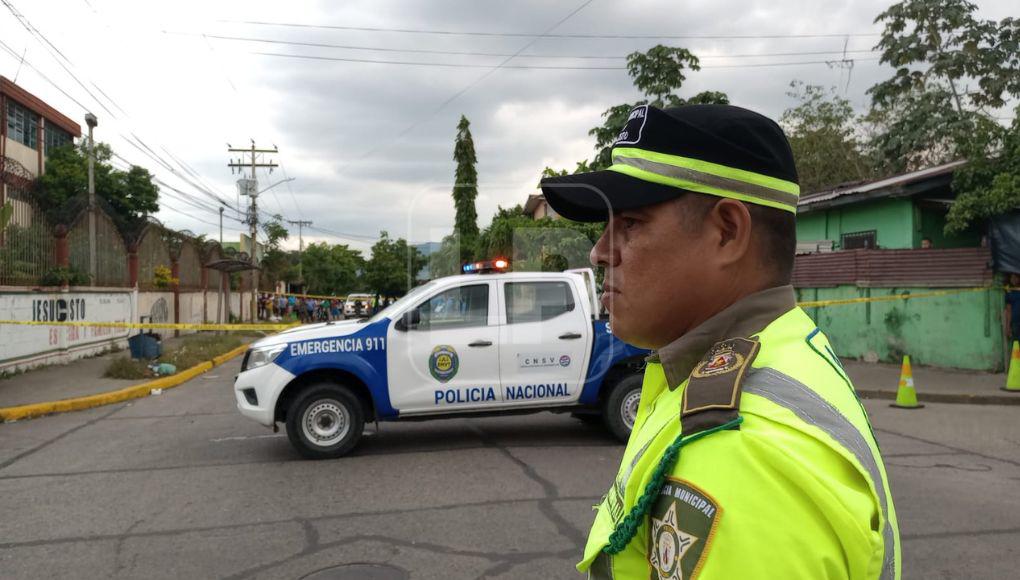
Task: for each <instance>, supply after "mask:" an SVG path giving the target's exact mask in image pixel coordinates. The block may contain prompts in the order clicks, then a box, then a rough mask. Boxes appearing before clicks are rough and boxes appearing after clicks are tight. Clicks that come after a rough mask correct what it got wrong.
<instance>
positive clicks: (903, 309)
mask: <svg viewBox="0 0 1020 580" xmlns="http://www.w3.org/2000/svg"><path fill="white" fill-rule="evenodd" d="M934 290H939V289H938V288H860V287H857V286H838V287H835V288H799V289H798V290H797V294H798V300H800V301H813V300H830V299H841V298H859V297H867V296H871V297H877V296H890V295H897V294H902V293H903V292H911V293H915V294H918V293H922V292H931V291H934ZM949 290H952V289H949ZM1003 304H1004V296H1003V292H1002V290H996V289H987V290H982V291H977V292H961V293H954V294H950V295H947V296H939V297H934V298H916V299H913V300H906V301H904V300H896V301H891V302H872V303H868V304H850V305H837V306H827V307H820V308H807V309H806V311H807V313H808V314H809V315H810V316H811V318H813V319H814V320H815V322H816V323H817V324H818V327H819V328H821V329H822V331H823V332H825V333H826V335H827V336H828V337H829V340H830V341H831V342H832V348H833V350H835V351H836V354H837V355H839V356H841V357H847V358H860V359H868V358H871V359H876V358H877V359H878V360H881V361H885V362H893V363H898V362H900V361H901V360H902V357H903V355H904V354H909V355H910V358H911V361H912V362H914V363H915V364H923V365H934V366H940V367H949V368H959V369H972V370H982V371H992V372H999V371H1002V370H1003V369H1004V364H1005V361H1006V357H1007V356H1008V352H1007V350H1006V349H1007V345H1006V344H1005V343H1006V341H1005V339H1004V337H1003V329H1002V310H1003Z"/></svg>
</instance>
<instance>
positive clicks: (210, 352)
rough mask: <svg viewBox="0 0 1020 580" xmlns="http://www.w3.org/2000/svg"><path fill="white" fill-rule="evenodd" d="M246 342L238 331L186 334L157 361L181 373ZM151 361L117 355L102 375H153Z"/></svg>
mask: <svg viewBox="0 0 1020 580" xmlns="http://www.w3.org/2000/svg"><path fill="white" fill-rule="evenodd" d="M244 342H245V341H244V340H243V337H242V336H238V335H236V334H226V335H216V334H192V335H188V336H185V337H183V338H182V340H181V342H180V343H179V344H177V345H175V346H174V347H172V348H168V349H165V350H164V351H163V356H161V357H159V359H158V361H157V362H161V363H170V364H172V365H174V366H176V367H177V371H178V372H180V371H183V370H185V369H189V368H191V367H193V366H195V365H197V364H200V363H203V362H205V361H207V360H211V359H212V358H213V357H216V356H219V355H221V354H223V353H225V352H228V351H231V350H233V349H235V348H237V347H239V346H241V345H242V344H244ZM150 363H151V361H147V360H134V359H131V358H128V357H119V358H115V359H113V360H112V361H110V366H108V367H107V368H106V372H105V373H103V376H104V377H107V378H111V379H145V378H151V377H153V376H154V374H153V373H152V371H151V370H149V364H150Z"/></svg>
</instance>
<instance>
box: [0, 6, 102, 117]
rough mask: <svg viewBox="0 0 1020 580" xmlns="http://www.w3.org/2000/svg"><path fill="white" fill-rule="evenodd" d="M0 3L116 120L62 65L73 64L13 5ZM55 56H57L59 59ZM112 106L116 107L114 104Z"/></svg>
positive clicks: (77, 79)
mask: <svg viewBox="0 0 1020 580" xmlns="http://www.w3.org/2000/svg"><path fill="white" fill-rule="evenodd" d="M0 2H2V3H3V5H4V6H6V7H7V10H8V12H10V13H11V16H13V17H14V19H15V20H17V21H18V23H19V24H21V26H22V28H24V29H25V30H27V31H28V33H29V35H31V36H32V37H33V38H35V39H36V41H37V42H39V43H40V44H42V45H43V48H44V49H46V51H47V52H49V53H50V56H52V57H53V60H55V61H56V62H57V64H58V65H60V68H62V69H64V72H66V73H67V74H68V75H69V76H70V77H71V78H72V79H74V82H76V83H78V86H80V87H81V88H82V90H84V91H85V93H86V94H88V95H89V96H90V97H92V100H93V101H95V102H96V103H97V104H98V105H99V106H100V107H102V108H103V110H105V111H106V112H107V113H109V114H110V116H111V117H113V118H114V119H117V115H116V114H114V112H113V111H111V110H110V108H109V107H107V106H106V104H105V103H103V102H102V101H101V100H99V99H98V98H97V97H96V96H95V95H94V94H92V91H90V90H89V88H88V87H86V86H85V83H83V82H82V81H81V79H79V78H78V76H77V75H75V74H74V73H73V72H72V71H71V69H69V68H68V67H67V65H65V64H64V62H65V61H66V62H67V63H68V64H70V65H71V66H74V65H73V63H71V61H70V60H68V59H67V57H66V56H64V53H62V52H60V50H59V49H57V47H56V46H53V43H51V42H50V41H49V39H48V38H46V35H44V34H43V33H42V32H40V31H39V29H37V28H36V27H35V26H33V25H32V23H31V22H30V21H29V20H28V19H27V18H25V16H24V15H23V14H22V13H21V12H20V11H19V10H18V9H17V8H15V7H14V5H13V4H11V3H10V2H9V1H8V0H0ZM54 52H56V54H54ZM57 55H59V57H58V56H57ZM111 103H112V101H111ZM114 105H115V106H116V104H115V103H114ZM86 110H88V109H86Z"/></svg>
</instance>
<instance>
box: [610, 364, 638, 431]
mask: <svg viewBox="0 0 1020 580" xmlns="http://www.w3.org/2000/svg"><path fill="white" fill-rule="evenodd" d="M641 382H642V376H641V374H640V373H635V374H631V375H627V376H625V377H623V378H621V379H620V380H619V381H617V382H616V384H614V385H613V386H612V390H611V391H609V396H608V397H606V398H605V401H604V403H603V405H604V406H603V409H602V420H603V422H604V423H605V425H606V429H609V432H610V433H612V434H613V436H614V437H616V438H617V439H619V440H620V441H621V442H623V443H626V442H627V440H628V439H630V432H631V430H632V429H633V428H634V419H635V418H637V410H638V403H640V402H641Z"/></svg>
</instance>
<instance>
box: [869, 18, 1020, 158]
mask: <svg viewBox="0 0 1020 580" xmlns="http://www.w3.org/2000/svg"><path fill="white" fill-rule="evenodd" d="M976 10H977V7H976V6H975V5H974V4H972V3H970V2H968V1H967V0H903V1H902V2H899V3H897V4H894V5H892V6H890V7H889V8H888V9H887V10H885V11H884V12H882V13H881V14H879V15H878V17H877V18H876V19H875V22H882V23H884V25H885V28H884V30H883V33H882V37H881V39H880V40H879V43H878V45H877V46H876V48H878V49H880V50H881V51H882V56H881V61H882V62H883V63H886V64H890V65H892V66H893V67H896V72H895V73H894V74H893V76H892V78H890V79H887V80H885V81H883V82H880V83H878V84H876V85H875V86H873V87H871V89H869V91H868V92H869V93H870V94H871V97H872V108H871V112H870V113H869V120H870V121H871V122H873V123H874V124H876V125H877V127H878V131H877V134H876V137H875V139H874V146H875V148H876V151H877V153H878V155H879V156H880V158H881V159H882V161H883V162H884V163H885V165H886V166H887V168H888V169H890V170H892V171H903V170H913V169H918V168H921V167H925V166H930V165H933V164H938V163H943V162H947V161H952V160H955V159H959V158H961V157H963V156H965V155H967V154H968V153H970V154H979V155H980V154H987V153H990V152H992V151H994V150H995V149H997V148H998V147H1000V146H1001V139H1002V130H1003V127H1001V126H1000V125H999V124H998V123H997V122H996V121H995V119H994V118H993V114H992V113H991V111H990V110H989V108H991V109H996V108H1000V107H1003V106H1004V105H1005V104H1006V103H1007V102H1008V101H1009V100H1010V98H1013V99H1015V98H1017V97H1018V96H1020V52H1018V46H1020V21H1017V20H1015V19H1013V18H1006V19H1003V20H1002V21H1000V22H995V21H991V20H980V19H978V18H977V17H976V15H975V12H976Z"/></svg>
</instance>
